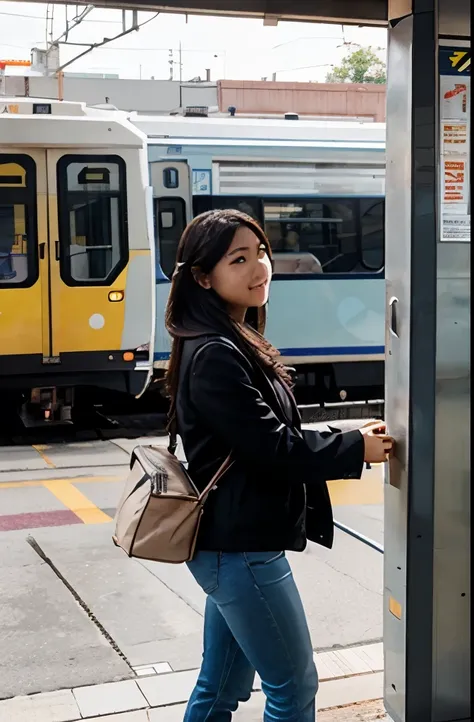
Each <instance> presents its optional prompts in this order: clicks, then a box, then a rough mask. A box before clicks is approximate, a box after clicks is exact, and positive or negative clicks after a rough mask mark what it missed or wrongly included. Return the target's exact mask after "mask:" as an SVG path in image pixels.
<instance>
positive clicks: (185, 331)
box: [165, 210, 292, 418]
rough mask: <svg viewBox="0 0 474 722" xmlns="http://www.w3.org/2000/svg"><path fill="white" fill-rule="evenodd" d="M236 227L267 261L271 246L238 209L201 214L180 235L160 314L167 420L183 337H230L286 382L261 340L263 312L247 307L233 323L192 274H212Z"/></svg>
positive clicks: (221, 304)
mask: <svg viewBox="0 0 474 722" xmlns="http://www.w3.org/2000/svg"><path fill="white" fill-rule="evenodd" d="M242 226H246V227H247V228H249V229H250V230H251V231H253V233H255V235H256V236H257V238H258V239H259V241H260V242H261V243H262V244H263V245H264V246H265V249H266V251H267V253H268V256H269V258H270V260H271V257H272V251H271V246H270V242H269V240H268V238H267V237H266V235H265V233H264V232H263V230H262V229H261V227H260V226H259V225H258V223H257V222H256V221H255V220H254V219H253V218H251V217H250V216H248V215H246V214H245V213H242V212H241V211H237V210H216V211H207V212H206V213H202V214H201V215H199V216H197V217H196V218H194V220H193V221H191V223H190V224H189V225H188V226H187V227H186V229H185V230H184V233H183V235H182V236H181V240H180V242H179V246H178V251H177V255H176V267H175V271H174V274H173V279H172V282H171V291H170V295H169V298H168V304H167V306H166V315H165V324H166V328H167V330H168V332H169V334H170V335H171V336H172V339H173V340H172V346H171V357H170V362H169V366H168V372H167V374H166V388H167V392H168V394H169V396H170V399H171V410H170V416H171V418H172V417H173V415H174V410H175V400H176V394H177V390H178V383H179V370H180V365H181V356H182V351H183V343H184V340H185V339H187V338H193V337H196V336H201V335H203V334H206V333H210V334H212V333H217V334H220V335H223V336H226V337H230V338H231V339H232V340H234V341H235V342H236V343H237V345H238V346H239V347H240V348H241V349H242V351H243V352H244V353H245V354H246V355H247V356H248V357H250V358H251V359H253V360H254V361H256V362H257V363H258V364H259V365H260V366H261V367H264V368H266V369H267V370H269V371H271V372H272V373H275V374H276V375H277V376H279V377H280V378H281V380H282V381H284V382H285V383H286V384H287V385H291V384H292V379H291V375H290V373H289V371H288V370H287V369H286V367H285V366H283V365H282V364H281V363H279V361H278V360H277V357H278V356H279V352H278V351H277V350H276V349H275V348H274V347H273V346H272V345H271V344H270V343H269V342H268V341H266V339H265V338H264V337H263V333H264V331H265V320H266V310H265V308H264V307H262V308H258V309H257V308H250V309H249V310H248V312H247V316H246V319H245V323H244V324H243V325H241V324H238V323H236V322H235V321H234V320H233V319H232V318H231V317H230V315H229V313H228V311H227V308H226V306H225V303H224V301H223V300H222V299H221V297H220V296H218V295H217V293H216V292H215V291H214V290H213V289H204V288H203V287H202V286H201V285H200V284H199V283H198V282H197V280H196V273H197V272H201V273H204V274H208V273H210V272H211V271H212V269H213V268H214V266H215V265H216V264H217V263H218V262H219V261H220V260H221V258H222V257H223V256H224V255H225V254H226V253H227V251H228V249H229V247H230V245H231V243H232V240H233V238H234V235H235V233H236V231H237V230H238V229H239V228H241V227H242Z"/></svg>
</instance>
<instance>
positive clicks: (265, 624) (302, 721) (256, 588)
mask: <svg viewBox="0 0 474 722" xmlns="http://www.w3.org/2000/svg"><path fill="white" fill-rule="evenodd" d="M188 567H189V569H190V571H191V573H192V574H193V576H194V578H195V579H196V581H197V582H198V584H199V585H200V586H201V587H202V589H203V590H204V592H206V594H207V601H206V611H205V615H204V654H203V661H202V666H201V671H200V674H199V678H198V681H197V684H196V687H195V689H194V691H193V693H192V695H191V698H190V700H189V703H188V707H187V710H186V714H185V716H184V722H229V721H230V720H231V719H232V712H235V710H236V709H237V707H238V704H239V702H244V701H246V700H248V699H249V698H250V694H251V691H252V686H253V681H254V677H255V671H257V672H258V674H259V676H260V679H261V680H262V690H263V692H264V693H265V696H266V707H265V714H264V722H314V720H315V718H316V705H315V696H316V692H317V690H318V676H317V672H316V667H315V664H314V657H313V649H312V645H311V639H310V635H309V630H308V625H307V622H306V616H305V613H304V610H303V605H302V603H301V599H300V595H299V593H298V590H297V588H296V584H295V581H294V579H293V575H292V572H291V569H290V565H289V564H288V561H287V559H286V556H285V554H284V553H283V552H247V553H239V554H228V553H223V552H198V554H197V555H196V557H195V558H194V559H193V561H192V562H190V563H189V564H188Z"/></svg>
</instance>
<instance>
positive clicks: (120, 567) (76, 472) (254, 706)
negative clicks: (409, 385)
mask: <svg viewBox="0 0 474 722" xmlns="http://www.w3.org/2000/svg"><path fill="white" fill-rule="evenodd" d="M140 443H146V444H149V443H154V444H166V443H167V437H166V436H164V435H159V436H156V437H149V436H148V437H145V438H143V439H125V438H123V439H113V440H109V441H98V440H95V441H84V442H76V443H66V442H65V443H58V444H43V445H32V446H21V447H18V446H15V447H5V446H4V447H0V578H1V580H2V605H1V610H0V627H1V628H2V629H4V630H5V629H6V630H7V633H6V635H4V638H3V639H2V654H1V655H0V700H3V701H0V722H32V720H34V721H35V722H72V721H75V720H79V719H93V718H99V719H101V720H105V721H106V722H109V720H110V722H112V720H115V719H116V720H117V722H142V721H143V722H145V720H146V722H174V721H175V720H176V721H177V720H180V719H182V709H183V708H182V705H183V704H185V702H186V700H187V699H188V696H189V693H190V691H191V689H192V686H193V684H194V681H195V679H196V675H197V670H198V667H199V665H200V658H201V637H202V618H203V609H204V594H203V593H202V592H201V590H200V589H199V587H198V586H197V585H196V584H195V582H194V580H193V579H192V577H191V575H190V574H189V572H188V571H187V568H186V567H185V566H177V567H175V566H172V565H164V564H152V563H148V562H139V561H137V560H130V559H128V558H127V557H126V556H125V554H124V553H123V552H122V551H121V550H119V549H117V548H116V547H115V546H114V545H113V543H112V541H111V536H112V532H113V516H114V514H115V508H116V505H117V502H118V500H119V498H120V495H121V491H122V487H123V483H124V479H125V477H126V474H127V471H128V463H129V458H130V452H131V450H132V449H133V447H134V446H135V445H137V444H140ZM329 487H330V493H331V496H332V500H333V504H334V509H335V515H336V516H337V518H338V519H339V520H340V521H341V522H343V523H346V524H348V525H349V526H351V527H352V528H356V529H358V530H359V531H360V532H361V533H363V534H365V535H367V536H369V537H371V538H373V539H375V540H376V541H378V542H380V543H381V542H382V539H383V503H382V502H383V480H382V468H381V467H373V468H372V469H370V470H366V471H365V472H364V475H363V478H362V479H361V480H360V481H337V480H335V481H333V482H330V483H329ZM289 557H290V562H291V564H292V567H293V571H294V574H295V577H296V580H297V583H298V585H299V588H300V591H301V595H302V597H303V601H304V604H305V608H306V611H307V616H308V622H309V626H310V631H311V635H312V639H313V647H314V650H315V654H316V655H317V657H316V661H317V666H318V669H319V674H320V679H321V689H320V692H319V694H318V704H319V707H320V708H321V709H324V708H332V707H335V706H340V705H344V706H346V705H350V704H352V703H359V702H362V701H365V700H374V699H379V698H380V697H381V696H382V676H383V672H382V670H383V658H382V644H381V637H382V561H383V558H382V555H381V554H378V553H377V552H376V551H374V550H373V549H370V548H368V547H366V546H364V545H363V544H360V543H359V542H357V541H356V540H355V539H352V538H351V537H349V536H347V535H346V534H343V533H342V532H340V531H339V530H336V542H335V546H334V549H333V550H332V551H328V550H326V549H323V548H319V547H317V546H316V545H312V544H310V545H309V546H308V548H307V550H306V551H305V552H304V553H302V554H290V555H289ZM257 686H258V685H257ZM262 706H263V696H262V694H261V692H259V691H258V689H256V692H255V695H254V697H253V699H252V700H251V702H249V703H248V705H247V706H246V708H245V711H244V708H242V712H241V713H239V714H240V715H241V716H237V717H236V719H237V720H239V721H240V720H241V722H245V721H246V722H253V720H257V719H259V720H260V719H261V714H262ZM359 713H360V709H359V710H358V711H357V712H355V713H354V714H359ZM325 714H326V713H325ZM115 715H119V716H118V717H115ZM120 715H121V716H120ZM145 715H147V716H145ZM180 715H181V717H180ZM320 719H322V720H324V719H325V718H324V717H323V716H322V715H321V717H320ZM327 719H328V722H329V720H331V722H332V719H331V718H330V717H328V718H327ZM337 719H338V722H339V721H340V722H342V720H345V718H343V717H338V718H337ZM347 719H348V720H349V719H352V718H350V717H347ZM354 719H357V720H366V719H367V720H370V719H377V717H372V718H370V717H354ZM378 719H383V717H382V718H380V717H379V718H378Z"/></svg>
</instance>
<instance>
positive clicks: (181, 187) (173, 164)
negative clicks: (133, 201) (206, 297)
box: [150, 160, 192, 374]
mask: <svg viewBox="0 0 474 722" xmlns="http://www.w3.org/2000/svg"><path fill="white" fill-rule="evenodd" d="M150 179H151V185H152V187H153V215H154V220H155V240H156V259H157V264H156V309H157V312H156V328H155V353H154V367H155V369H160V371H158V373H159V374H161V373H162V370H163V368H166V366H167V363H168V358H169V354H170V337H169V334H168V332H167V331H166V328H165V313H164V309H165V307H166V303H167V301H168V294H169V289H170V284H169V279H170V278H171V276H172V274H173V270H174V266H175V263H176V251H177V249H178V243H179V239H180V238H181V235H182V233H183V231H184V229H185V228H186V225H187V223H189V221H190V220H191V219H192V197H191V173H190V168H189V165H188V164H187V163H186V161H167V160H165V161H161V160H160V161H155V162H153V163H150Z"/></svg>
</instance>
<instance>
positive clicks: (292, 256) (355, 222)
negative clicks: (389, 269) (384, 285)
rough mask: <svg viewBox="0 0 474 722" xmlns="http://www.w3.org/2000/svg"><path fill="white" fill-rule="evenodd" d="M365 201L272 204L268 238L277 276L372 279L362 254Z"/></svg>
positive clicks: (268, 207) (267, 221)
mask: <svg viewBox="0 0 474 722" xmlns="http://www.w3.org/2000/svg"><path fill="white" fill-rule="evenodd" d="M359 213H360V210H359V200H358V199H352V198H324V199H319V198H317V199H316V198H315V199H308V198H305V199H295V198H292V199H291V200H281V199H278V200H267V201H265V204H264V214H265V232H266V234H267V236H268V238H269V240H270V243H271V246H272V250H273V253H274V272H275V274H302V273H303V274H308V273H310V274H325V275H326V274H334V273H344V274H345V273H364V272H365V273H367V272H370V271H372V272H373V271H375V270H379V268H380V266H379V267H377V268H375V267H373V266H370V267H369V265H368V263H367V265H364V261H363V258H362V251H361V232H360V222H359V220H360V219H359Z"/></svg>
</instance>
